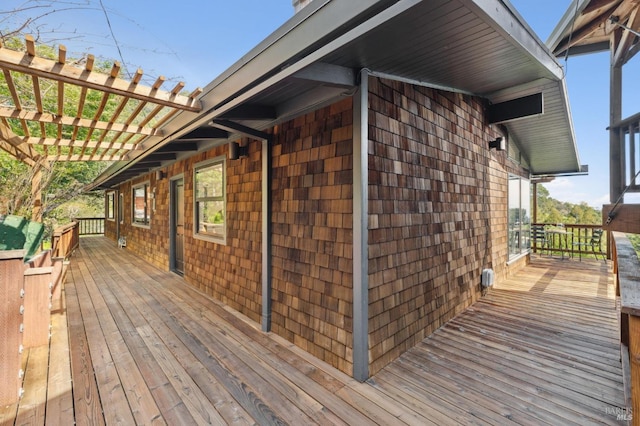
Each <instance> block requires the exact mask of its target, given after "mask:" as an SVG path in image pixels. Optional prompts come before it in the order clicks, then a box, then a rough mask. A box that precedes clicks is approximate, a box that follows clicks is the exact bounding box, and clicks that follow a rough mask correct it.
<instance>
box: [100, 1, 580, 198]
mask: <svg viewBox="0 0 640 426" xmlns="http://www.w3.org/2000/svg"><path fill="white" fill-rule="evenodd" d="M363 68H367V69H370V70H372V71H373V72H375V73H378V74H379V75H387V76H391V77H393V78H397V79H401V80H406V81H410V82H413V83H415V84H423V85H427V86H430V87H436V88H442V89H446V90H451V91H457V92H463V93H468V94H472V95H476V96H480V97H483V98H486V99H488V100H489V101H490V102H492V103H499V102H505V101H509V100H512V99H516V98H519V97H523V96H527V95H531V94H537V93H542V95H543V96H542V99H543V102H544V104H543V113H542V114H536V115H533V116H526V117H523V118H519V119H517V120H508V121H506V122H504V123H502V124H503V125H504V126H506V128H507V130H508V132H509V135H510V137H511V138H512V140H514V141H515V142H516V143H517V144H518V146H519V148H520V149H521V151H522V153H523V155H524V156H525V157H526V158H527V160H528V163H529V165H530V169H531V172H532V174H533V175H536V174H544V175H548V174H553V173H571V172H579V171H580V162H579V159H578V152H577V148H576V143H575V137H574V132H573V128H572V121H571V116H570V111H569V104H568V101H567V95H566V88H565V85H564V79H563V70H562V68H561V66H560V65H559V64H558V62H557V61H556V59H555V58H554V56H553V55H552V54H551V52H550V51H549V50H548V49H547V47H546V46H545V45H544V44H543V43H542V42H541V41H540V40H539V39H538V38H537V37H536V35H535V33H534V32H533V31H532V30H531V29H530V28H529V27H528V26H527V25H526V24H525V23H524V20H523V19H522V18H521V17H520V16H519V15H518V13H517V12H516V11H515V9H513V7H512V6H511V5H510V4H509V3H508V2H507V1H500V0H429V1H426V0H377V1H371V0H331V1H329V0H314V1H312V2H311V3H310V5H309V6H307V7H306V8H305V9H303V11H301V12H300V13H298V14H297V15H295V16H294V17H292V18H291V19H290V20H289V21H288V22H286V23H285V24H284V25H283V26H282V27H281V28H280V29H278V30H277V31H276V32H274V33H273V34H272V35H271V36H269V37H268V38H267V39H266V40H264V41H263V42H262V43H260V44H259V45H258V46H256V48H254V49H253V50H252V51H251V52H249V53H248V54H247V55H245V56H244V57H243V58H242V59H240V60H239V61H238V62H237V63H236V64H234V65H233V66H232V67H231V68H229V70H227V71H226V72H224V73H223V74H222V75H221V76H219V77H218V78H216V79H215V80H213V81H212V82H211V83H210V84H209V85H208V86H207V87H206V88H205V89H204V91H203V93H202V95H201V97H200V98H199V101H200V102H201V105H202V106H203V109H202V112H201V113H199V114H193V113H189V112H184V113H180V114H178V115H177V116H176V117H174V118H173V119H172V120H171V121H170V122H169V123H167V124H166V125H165V127H163V134H165V135H167V136H166V137H165V138H164V139H163V140H161V141H154V142H153V143H149V144H143V148H144V149H142V150H139V151H136V152H132V153H130V154H129V156H128V158H126V159H125V160H126V161H122V162H119V163H116V164H114V165H113V166H112V167H111V168H110V169H108V170H107V171H106V172H105V173H104V174H103V175H102V176H101V177H100V178H99V179H98V180H97V181H96V183H95V184H94V187H100V188H106V187H111V186H113V185H116V184H117V183H119V182H122V181H123V180H125V178H129V175H128V174H126V173H123V172H124V171H125V170H126V169H127V168H131V167H133V166H134V165H135V164H136V163H138V162H140V161H141V160H142V159H143V158H144V157H146V156H148V155H152V153H153V152H154V151H156V150H159V151H166V150H172V149H173V148H171V147H172V146H180V145H181V144H182V143H184V140H185V138H187V135H189V134H191V133H192V132H194V131H195V130H196V129H200V128H205V129H207V128H209V127H220V126H218V125H217V123H218V122H219V120H226V121H232V122H234V123H236V124H238V125H240V126H243V127H240V129H242V128H251V129H256V130H258V131H261V130H265V129H268V128H269V127H272V126H273V125H274V124H277V123H278V122H282V121H284V120H287V119H290V118H292V117H295V116H297V115H300V114H302V113H305V112H307V111H310V110H313V109H316V108H318V107H319V106H322V105H325V104H328V103H330V102H334V101H335V100H336V99H339V98H340V97H343V96H350V95H352V94H353V91H354V89H355V87H357V81H356V76H357V75H358V71H359V70H360V69H363ZM224 130H226V131H227V134H226V137H221V138H219V139H215V138H209V139H202V140H196V141H195V142H194V140H189V143H191V144H193V143H196V144H197V147H196V149H198V150H203V149H208V148H210V147H212V146H215V145H220V144H223V143H226V142H227V141H229V140H231V139H233V138H237V137H238V136H239V135H242V134H245V133H243V132H242V131H233V129H231V130H230V129H229V127H227V128H225V129H224ZM223 136H225V135H223ZM181 155H184V156H186V155H189V154H178V155H177V159H179V158H181ZM121 174H122V175H121Z"/></svg>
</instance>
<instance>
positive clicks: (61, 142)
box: [23, 137, 136, 151]
mask: <svg viewBox="0 0 640 426" xmlns="http://www.w3.org/2000/svg"><path fill="white" fill-rule="evenodd" d="M23 141H24V142H25V143H27V144H29V145H46V146H64V147H69V148H91V149H113V150H126V151H131V150H134V149H136V144H134V143H120V142H98V141H80V140H74V139H56V138H34V137H31V138H24V139H23Z"/></svg>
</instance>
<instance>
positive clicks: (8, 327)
mask: <svg viewBox="0 0 640 426" xmlns="http://www.w3.org/2000/svg"><path fill="white" fill-rule="evenodd" d="M24 255H25V251H24V250H7V251H0V365H1V366H2V368H0V406H5V405H10V404H14V403H15V402H17V401H18V399H19V398H20V385H21V383H22V380H21V377H20V358H21V355H20V353H21V346H22V334H21V332H20V331H21V328H22V315H21V311H22V290H23V287H22V285H23V273H24V263H23V260H22V259H23V257H24Z"/></svg>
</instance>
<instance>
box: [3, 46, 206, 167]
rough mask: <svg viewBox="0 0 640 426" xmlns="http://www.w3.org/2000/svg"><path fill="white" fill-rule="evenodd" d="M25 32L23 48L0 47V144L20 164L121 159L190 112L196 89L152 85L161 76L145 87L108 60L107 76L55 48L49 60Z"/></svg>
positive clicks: (89, 63) (91, 63) (195, 106)
mask: <svg viewBox="0 0 640 426" xmlns="http://www.w3.org/2000/svg"><path fill="white" fill-rule="evenodd" d="M36 50H37V48H36V45H35V43H34V40H33V38H32V37H30V36H27V37H26V41H25V51H17V50H13V49H10V48H7V47H6V46H2V45H1V44H0V70H2V74H1V75H0V86H3V87H1V88H0V90H1V93H3V94H6V95H0V149H3V150H5V151H7V152H8V153H9V154H11V155H12V156H14V157H15V158H17V159H19V160H21V161H23V162H25V163H26V164H28V165H31V166H33V165H35V164H38V163H39V164H45V165H46V164H47V163H48V162H52V161H121V160H126V159H127V155H128V154H129V153H130V152H133V151H135V150H137V149H139V148H140V147H141V146H142V144H143V143H144V142H147V141H158V140H161V139H162V138H163V136H164V133H163V131H162V126H163V125H164V124H165V123H166V122H167V121H168V120H169V119H171V118H172V117H174V116H175V115H176V114H177V113H178V111H183V112H184V113H190V114H194V115H195V114H196V113H197V112H199V111H200V106H199V104H198V103H197V102H196V97H197V95H199V94H200V93H201V90H200V89H198V90H196V91H194V92H192V93H191V94H190V95H188V96H184V95H182V94H181V93H180V92H181V91H182V89H183V87H184V83H178V84H177V85H176V86H175V87H174V88H173V89H172V90H170V91H164V90H160V87H161V86H162V85H163V83H164V77H159V78H158V79H157V80H156V82H155V83H154V84H153V85H152V86H151V87H147V86H144V85H141V84H139V82H140V80H141V78H142V76H143V73H142V70H140V69H139V70H137V72H136V73H135V75H134V76H133V78H132V79H131V80H130V81H126V80H124V79H122V78H120V77H119V75H120V74H121V65H120V64H119V63H118V62H115V63H114V64H113V66H112V67H111V70H110V71H108V72H107V73H105V72H99V71H96V69H94V68H98V66H97V65H96V63H95V58H94V57H93V55H89V56H87V57H86V58H83V59H82V60H81V61H79V62H80V63H82V64H83V65H82V66H78V65H76V64H72V63H69V61H68V60H67V57H66V49H65V47H64V46H60V47H59V49H58V52H57V58H55V59H49V58H45V57H43V56H41V55H39V54H38V52H36Z"/></svg>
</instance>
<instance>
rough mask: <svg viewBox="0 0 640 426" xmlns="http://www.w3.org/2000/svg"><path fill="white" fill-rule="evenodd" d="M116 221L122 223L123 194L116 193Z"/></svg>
mask: <svg viewBox="0 0 640 426" xmlns="http://www.w3.org/2000/svg"><path fill="white" fill-rule="evenodd" d="M118 221H119V222H120V223H124V194H123V193H122V192H120V194H118Z"/></svg>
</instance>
